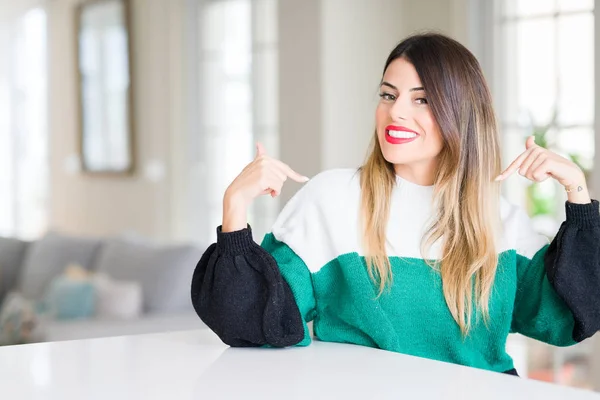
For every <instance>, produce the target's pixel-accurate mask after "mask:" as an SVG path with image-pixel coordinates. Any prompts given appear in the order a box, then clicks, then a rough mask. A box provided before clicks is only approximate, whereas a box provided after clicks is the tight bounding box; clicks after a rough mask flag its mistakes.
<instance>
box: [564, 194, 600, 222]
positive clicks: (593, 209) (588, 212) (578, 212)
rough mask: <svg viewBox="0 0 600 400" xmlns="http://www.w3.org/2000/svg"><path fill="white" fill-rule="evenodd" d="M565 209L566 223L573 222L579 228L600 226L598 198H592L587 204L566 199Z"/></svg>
mask: <svg viewBox="0 0 600 400" xmlns="http://www.w3.org/2000/svg"><path fill="white" fill-rule="evenodd" d="M565 210H566V216H567V218H566V220H567V223H568V224H573V225H576V226H578V227H581V228H590V227H593V226H600V211H599V210H598V200H592V202H591V203H588V204H576V203H569V202H568V201H567V202H566V204H565Z"/></svg>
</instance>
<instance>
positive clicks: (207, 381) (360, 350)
mask: <svg viewBox="0 0 600 400" xmlns="http://www.w3.org/2000/svg"><path fill="white" fill-rule="evenodd" d="M0 398H2V399H7V400H8V399H11V400H20V399H27V400H37V399H44V400H82V399H98V400H100V399H102V400H106V399H111V400H135V399H140V400H151V399H168V400H178V399H186V400H187V399H321V398H323V399H325V398H327V399H337V398H340V399H342V398H343V399H442V398H443V399H502V400H506V399H544V400H553V399H556V400H558V399H560V400H564V399H569V400H583V399H598V398H600V396H599V395H598V394H595V393H592V392H586V391H582V390H575V389H570V388H566V387H560V386H557V385H551V384H546V383H541V382H535V381H530V380H526V379H522V378H516V377H512V376H507V375H502V374H498V373H493V372H487V371H482V370H477V369H473V368H466V367H461V366H457V365H452V364H447V363H441V362H436V361H432V360H427V359H421V358H416V357H410V356H406V355H402V354H397V353H392V352H387V351H382V350H376V349H371V348H367V347H361V346H353V345H344V344H334V343H322V342H314V343H313V344H312V345H311V346H309V347H306V348H290V349H233V348H228V347H227V346H224V345H223V344H222V343H221V342H220V341H219V340H218V338H216V336H214V334H213V333H212V332H210V331H209V330H206V329H204V330H196V331H183V332H173V333H160V334H148V335H138V336H122V337H112V338H101V339H89V340H75V341H65V342H54V343H39V344H32V345H24V346H10V347H4V348H0Z"/></svg>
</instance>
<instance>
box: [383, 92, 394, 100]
mask: <svg viewBox="0 0 600 400" xmlns="http://www.w3.org/2000/svg"><path fill="white" fill-rule="evenodd" d="M379 97H381V98H382V99H383V100H387V101H394V100H396V96H394V95H393V94H390V93H381V94H380V95H379Z"/></svg>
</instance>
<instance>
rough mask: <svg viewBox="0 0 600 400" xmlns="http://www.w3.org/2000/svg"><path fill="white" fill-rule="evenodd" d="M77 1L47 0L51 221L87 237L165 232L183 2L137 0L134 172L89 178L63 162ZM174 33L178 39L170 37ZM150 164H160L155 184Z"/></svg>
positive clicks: (72, 105) (70, 116) (176, 126)
mask: <svg viewBox="0 0 600 400" xmlns="http://www.w3.org/2000/svg"><path fill="white" fill-rule="evenodd" d="M76 4H77V0H55V1H52V2H49V3H48V27H49V53H48V54H49V64H50V74H49V77H50V79H49V95H50V104H49V106H50V109H49V115H50V155H51V164H50V187H51V192H52V193H51V196H52V198H51V204H50V209H49V221H50V226H51V228H53V229H58V230H61V231H65V232H74V233H81V234H90V235H110V234H119V233H122V232H124V231H135V232H137V233H139V234H142V235H146V236H149V237H168V236H170V232H171V230H172V220H173V218H171V211H172V207H170V202H171V201H172V199H173V195H172V186H173V179H174V177H173V176H172V172H173V171H174V169H173V168H172V164H173V160H172V154H171V149H172V144H173V143H172V142H171V135H170V133H171V132H172V131H175V130H180V129H181V119H182V116H181V114H180V113H179V112H178V108H177V107H178V106H179V105H180V104H181V100H180V99H181V84H180V82H179V81H178V79H179V78H180V75H179V74H177V73H176V72H175V73H174V71H178V69H179V68H178V66H180V65H181V63H182V61H181V60H182V54H173V51H178V50H179V51H181V49H178V48H177V47H173V46H172V44H173V43H176V42H177V40H176V39H177V33H178V29H179V28H178V25H180V23H179V21H180V19H181V18H182V15H183V7H182V4H183V2H182V1H169V2H167V1H164V0H134V1H133V26H132V37H133V45H132V58H133V60H132V62H133V84H134V102H135V103H134V115H133V118H134V125H135V128H136V131H135V135H136V136H135V146H136V148H135V158H136V162H137V165H136V168H137V169H136V173H135V175H134V176H132V177H101V176H88V175H84V174H82V173H81V172H78V171H74V170H72V169H71V170H70V169H69V168H67V167H66V164H68V161H67V160H69V159H72V158H73V157H74V156H77V154H78V134H79V133H78V129H77V114H76V110H77V102H76V80H75V79H76V78H75V77H76V69H75V68H76V60H75V40H76V36H75V31H74V30H75V26H74V10H75V6H76ZM174 37H175V38H174ZM150 164H155V165H159V166H163V167H164V171H165V175H164V177H162V179H160V180H158V181H153V180H151V179H149V178H148V177H147V176H146V174H145V171H146V168H147V167H148V165H150Z"/></svg>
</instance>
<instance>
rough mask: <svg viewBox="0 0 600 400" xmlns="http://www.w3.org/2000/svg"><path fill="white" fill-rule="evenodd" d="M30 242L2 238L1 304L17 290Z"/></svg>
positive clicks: (0, 264)
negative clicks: (7, 295) (9, 293)
mask: <svg viewBox="0 0 600 400" xmlns="http://www.w3.org/2000/svg"><path fill="white" fill-rule="evenodd" d="M28 246H29V242H24V241H22V240H18V239H12V238H4V237H0V304H2V300H3V299H4V297H5V296H6V294H7V293H8V292H10V291H11V290H13V289H15V288H16V285H17V282H18V277H19V273H20V271H21V266H22V264H23V260H24V258H25V252H26V251H27V247H28Z"/></svg>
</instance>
